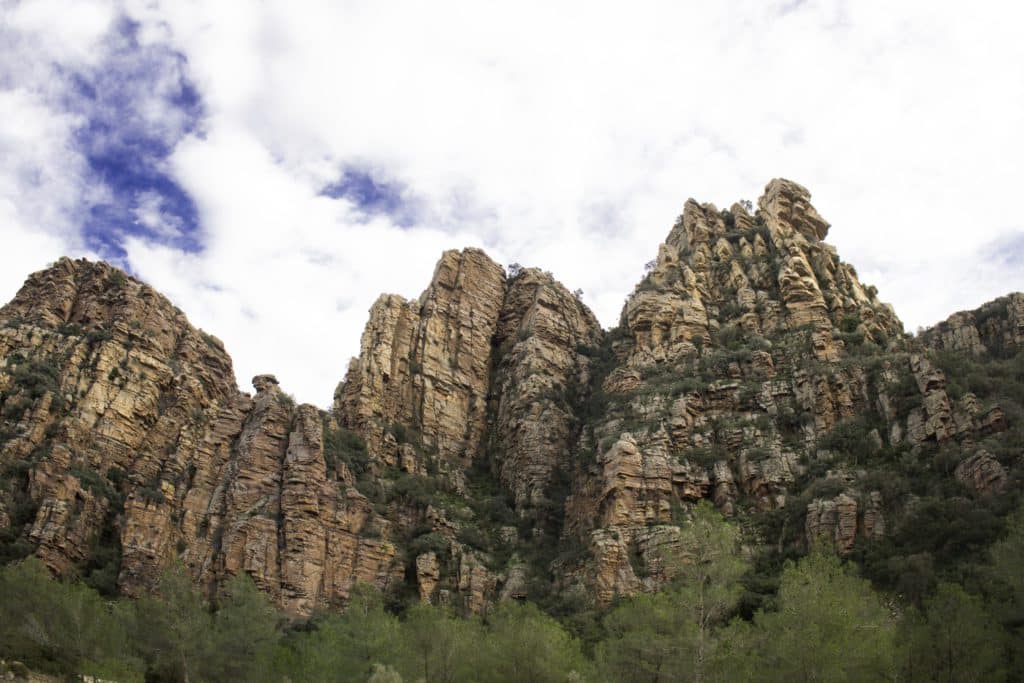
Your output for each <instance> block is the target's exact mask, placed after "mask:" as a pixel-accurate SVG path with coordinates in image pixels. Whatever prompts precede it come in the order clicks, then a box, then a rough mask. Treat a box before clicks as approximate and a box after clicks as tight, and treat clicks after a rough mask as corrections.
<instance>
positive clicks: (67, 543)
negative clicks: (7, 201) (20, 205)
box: [0, 180, 1024, 616]
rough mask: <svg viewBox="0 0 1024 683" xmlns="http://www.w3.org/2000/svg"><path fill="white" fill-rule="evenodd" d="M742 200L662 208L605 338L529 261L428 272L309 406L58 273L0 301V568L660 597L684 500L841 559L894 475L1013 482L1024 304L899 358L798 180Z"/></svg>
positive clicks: (322, 585) (104, 285) (98, 575)
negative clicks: (417, 292)
mask: <svg viewBox="0 0 1024 683" xmlns="http://www.w3.org/2000/svg"><path fill="white" fill-rule="evenodd" d="M757 205H758V209H757V210H756V211H755V210H754V207H753V204H751V203H738V204H735V205H733V206H732V207H731V208H730V209H729V210H727V211H720V210H718V209H717V208H716V207H714V206H712V205H710V204H703V205H702V204H699V203H697V202H696V201H693V200H690V201H688V202H686V204H685V206H684V208H683V214H682V215H681V216H680V217H679V219H678V220H677V222H676V224H675V225H674V226H673V227H672V229H671V231H670V232H669V234H668V237H667V239H666V241H665V243H664V244H662V245H661V246H660V247H659V249H658V255H657V258H656V259H655V260H653V261H652V262H651V263H650V264H648V265H649V267H648V273H647V275H646V277H644V279H643V280H642V281H641V282H640V284H639V285H638V286H637V287H636V289H635V291H634V292H633V293H632V294H631V295H630V296H629V297H628V299H627V301H626V303H625V306H624V307H623V310H622V315H621V321H620V325H619V326H618V327H617V328H615V329H613V330H611V331H607V332H605V331H603V330H602V329H601V327H600V325H599V324H598V322H597V320H596V319H595V318H594V316H593V314H592V313H591V312H590V311H589V310H588V309H587V308H586V306H584V305H583V304H582V303H581V301H580V300H579V297H577V296H576V295H574V294H571V293H569V291H568V290H567V289H566V288H565V287H563V286H562V285H561V284H560V283H558V282H557V281H555V280H554V279H553V278H552V277H551V275H550V274H548V273H544V272H542V271H538V270H536V269H530V268H521V267H519V266H518V265H514V266H510V267H509V269H508V272H507V273H506V271H505V270H504V269H503V268H502V267H500V266H499V265H497V264H496V263H494V262H493V261H491V260H490V259H489V258H488V257H487V256H486V255H485V254H484V253H483V252H482V251H480V250H477V249H466V250H464V251H462V252H456V251H450V252H446V253H445V254H444V255H443V256H442V257H441V260H440V261H439V262H438V264H437V268H436V270H435V272H434V277H433V279H432V281H431V282H430V284H429V286H428V287H427V288H426V290H425V291H424V292H423V294H422V295H421V296H420V297H419V298H418V299H417V300H414V301H408V300H405V299H404V298H401V297H398V296H394V295H385V296H382V297H381V298H379V299H378V300H377V302H376V303H375V304H374V305H373V307H372V308H371V309H370V316H369V322H368V324H367V326H366V329H365V331H364V333H363V336H362V341H361V347H360V352H359V356H358V357H357V358H355V359H353V360H352V361H351V363H350V365H349V370H348V373H347V375H346V377H345V378H344V380H343V381H342V382H341V383H340V384H339V385H338V388H337V390H336V393H335V401H334V405H333V406H332V408H331V410H330V411H328V412H324V411H321V410H318V409H317V408H315V407H313V406H309V405H300V406H296V405H294V402H293V401H292V400H291V399H290V398H289V397H288V395H287V394H285V393H284V392H283V391H282V390H281V388H280V387H279V386H278V383H277V380H276V379H274V377H273V376H272V375H260V376H257V377H256V378H254V379H253V387H254V389H255V394H254V395H250V394H246V393H242V392H240V391H238V389H237V385H236V382H235V378H234V375H233V372H232V368H231V361H230V359H229V358H228V356H227V354H226V353H225V351H224V348H223V346H222V345H221V343H220V342H219V341H217V340H216V338H214V337H211V336H209V335H207V334H205V333H203V332H200V331H198V330H195V329H194V328H192V327H191V326H190V325H189V323H188V321H187V320H186V319H185V318H184V316H183V315H182V313H181V312H180V311H178V310H177V309H176V308H174V307H173V306H172V305H171V304H170V303H169V302H168V301H167V300H166V299H164V298H163V297H162V296H160V295H159V294H157V293H155V292H154V291H152V290H151V289H149V288H148V287H146V286H145V285H143V284H142V283H140V282H138V281H136V280H134V279H132V278H129V277H127V276H125V275H124V274H123V273H121V272H120V271H117V270H115V269H113V268H111V267H109V266H107V265H105V264H93V263H89V262H86V261H70V260H67V259H63V260H61V261H60V262H58V263H57V264H55V265H53V266H52V267H51V268H48V269H47V270H45V271H43V272H40V273H36V274H34V275H32V276H31V277H30V278H29V279H28V281H27V282H26V284H25V286H24V287H23V289H22V290H21V292H19V294H18V295H17V297H16V298H15V299H14V300H13V301H12V302H11V303H10V304H8V305H7V306H6V307H4V308H3V309H0V359H2V361H0V491H2V495H0V551H2V557H3V558H5V559H10V558H13V557H19V556H22V555H24V554H26V553H30V552H31V553H35V554H36V555H38V556H39V557H40V558H42V559H43V561H44V562H45V563H46V564H47V565H48V566H49V567H50V568H51V569H52V570H53V571H54V572H56V573H59V574H76V573H77V574H81V575H83V576H84V577H85V578H86V580H88V581H90V582H92V583H93V584H94V585H97V586H100V587H101V588H103V589H105V590H114V589H117V590H120V591H123V592H125V593H128V594H139V593H141V592H143V591H146V590H148V589H149V588H151V587H152V586H153V585H154V583H155V582H156V581H157V580H158V578H159V576H160V574H161V572H162V571H163V569H164V568H165V567H166V566H167V565H168V564H169V563H170V562H172V561H174V560H176V559H177V560H180V561H182V562H184V563H185V565H186V566H187V567H188V568H189V569H190V570H191V572H192V574H193V576H194V577H195V580H196V582H197V583H198V584H199V585H200V586H202V587H203V589H204V590H205V591H207V592H208V593H209V594H216V593H217V591H219V590H220V587H221V586H223V585H224V582H225V581H226V580H227V579H228V578H230V577H232V576H234V575H237V574H239V573H240V572H246V573H248V574H249V575H250V576H252V578H253V579H254V581H255V582H256V584H257V585H258V586H259V587H260V588H261V589H262V590H264V591H266V593H267V594H268V595H270V596H271V597H272V598H273V600H274V601H275V602H276V603H277V604H278V605H279V606H280V607H282V608H283V609H285V610H286V611H287V612H288V613H290V614H292V615H295V616H303V615H308V614H310V613H311V612H312V611H313V610H315V609H317V608H321V607H333V606H343V605H344V603H345V601H346V599H347V597H348V595H349V592H350V590H351V589H352V588H353V586H354V584H355V583H356V582H367V583H370V584H373V585H375V586H377V587H379V588H381V589H383V590H385V591H387V592H389V594H390V596H391V598H392V599H395V600H406V601H415V600H421V601H432V602H440V603H446V604H449V605H452V606H453V607H455V608H457V609H462V610H465V611H469V612H476V613H485V612H486V611H487V610H488V609H489V608H490V606H491V605H492V604H493V603H494V602H495V601H498V600H509V599H532V598H537V597H540V596H547V597H549V598H550V597H554V598H555V599H558V598H562V599H564V600H566V601H571V603H572V604H579V605H595V604H596V605H607V604H609V603H610V602H611V601H612V600H613V599H614V598H615V597H616V596H619V595H625V594H632V593H635V592H637V591H648V590H656V589H658V588H659V587H661V586H663V585H664V584H665V583H666V581H668V580H669V579H670V578H671V576H672V572H673V568H672V566H671V562H670V561H669V560H668V559H667V558H670V557H673V556H678V554H679V553H678V552H676V551H677V550H678V546H679V543H680V539H681V537H682V531H683V530H684V529H685V527H686V525H687V523H688V518H689V511H690V509H691V508H692V506H693V505H694V504H696V503H698V502H699V501H702V500H708V501H711V503H712V504H713V505H714V506H715V507H717V508H718V509H719V510H720V511H721V512H722V513H723V514H725V515H727V516H730V517H734V518H736V519H739V520H741V521H743V522H744V527H745V528H746V529H748V531H750V533H751V534H752V536H751V537H750V538H749V541H750V544H751V545H752V546H759V547H771V548H775V549H776V551H777V552H780V553H782V552H783V551H789V550H792V549H797V550H807V549H810V548H812V547H815V546H831V547H833V548H834V549H835V550H837V551H838V552H840V553H844V554H845V553H851V552H852V551H854V550H855V549H856V548H857V546H858V544H864V543H872V542H874V541H876V540H877V539H879V538H881V537H884V536H887V535H891V534H893V533H894V530H898V529H899V528H900V524H901V520H902V519H904V518H907V517H908V516H912V515H913V514H915V513H914V510H916V509H919V508H920V504H919V503H920V501H919V500H918V496H917V495H916V494H911V493H909V492H908V491H901V489H899V488H898V487H888V486H887V485H886V484H885V483H884V482H886V481H887V477H888V476H889V473H891V471H892V468H894V467H905V468H910V469H911V470H913V471H918V472H926V473H932V475H933V476H935V477H944V479H943V481H945V482H947V483H948V484H949V485H950V486H953V487H954V488H955V489H956V490H957V491H958V495H959V494H963V495H965V496H966V495H970V496H974V497H977V498H978V500H982V497H985V499H988V497H991V496H999V495H1004V494H1005V492H1006V491H1007V490H1012V488H1013V487H1014V486H1015V485H1017V484H1016V482H1019V481H1020V480H1021V477H1020V471H1019V470H1020V467H1019V464H1020V449H1019V443H1020V438H1021V433H1022V432H1021V426H1020V424H1019V420H1018V418H1019V415H1020V414H1021V412H1022V408H1021V407H1020V405H1019V404H1018V403H1015V402H1014V401H1016V400H1017V399H1015V398H1014V396H1018V394H1019V392H1017V393H1015V392H1014V391H1013V390H1012V386H1011V390H1010V391H1004V390H1003V389H1001V388H1000V387H1005V386H1007V385H1001V384H999V382H1000V381H1002V380H1001V379H1000V378H1005V377H1010V378H1011V383H1012V378H1013V377H1017V376H1018V375H1015V374H1014V373H1018V374H1019V368H1018V367H1017V366H1016V365H1014V364H1013V363H1014V362H1016V361H1014V360H1013V358H1015V357H1016V356H1014V354H1017V353H1019V350H1020V348H1021V346H1022V344H1021V342H1022V340H1024V296H1022V295H1020V294H1013V295H1010V296H1008V297H1004V298H1002V299H999V300H996V301H994V302H992V303H990V304H986V305H985V306H983V307H982V308H981V309H979V310H977V311H973V312H962V313H957V314H955V315H954V316H952V317H951V318H950V319H949V320H947V321H946V322H944V323H941V324H940V325H938V326H937V327H935V328H932V329H930V330H927V331H924V332H923V333H922V334H921V335H919V338H917V339H914V338H911V337H909V336H908V335H905V334H904V333H903V329H902V325H901V323H900V322H899V320H898V319H897V318H896V316H895V314H894V313H893V311H892V309H891V308H890V307H889V306H888V305H886V304H884V303H882V302H880V301H879V299H878V297H877V292H876V291H875V289H874V288H873V287H870V286H865V285H864V284H862V283H861V282H860V281H859V280H858V278H857V274H856V272H855V271H854V269H853V267H852V266H850V265H848V264H845V263H843V262H842V261H840V260H839V257H838V255H837V254H836V251H835V249H833V248H832V247H831V246H829V245H828V244H826V243H825V242H824V241H823V240H824V239H825V237H826V236H827V234H828V230H829V224H828V223H827V222H826V221H825V220H824V219H823V218H822V217H821V216H820V215H819V214H818V212H817V211H816V210H815V208H814V206H813V205H812V204H811V203H810V194H809V193H808V192H807V190H806V189H804V188H803V187H801V186H800V185H797V184H796V183H793V182H791V181H787V180H773V181H772V182H771V183H769V184H768V186H767V187H766V188H765V192H764V195H763V196H762V197H761V198H760V199H759V201H758V204H757ZM951 359H952V360H951ZM947 373H951V374H947ZM986 373H988V374H986ZM1005 400H1009V401H1011V403H1010V404H1005V403H1004V401H1005ZM1004 406H1005V408H1006V409H1005V410H1004ZM1014 444H1016V446H1015V445H1014ZM880 482H881V483H880ZM956 482H959V483H956ZM940 488H941V487H940ZM942 490H946V489H942ZM882 491H885V495H884V496H883V493H882ZM773 520H774V522H773ZM747 522H750V523H749V524H748V523H747ZM776 522H778V524H776ZM773 524H775V526H773ZM757 534H764V536H763V537H762V536H758V535H757ZM889 540H892V539H891V538H889V539H887V542H888V541H889ZM854 555H856V554H854ZM552 592H554V594H555V595H554V596H552V595H551V593H552ZM567 604H568V603H567Z"/></svg>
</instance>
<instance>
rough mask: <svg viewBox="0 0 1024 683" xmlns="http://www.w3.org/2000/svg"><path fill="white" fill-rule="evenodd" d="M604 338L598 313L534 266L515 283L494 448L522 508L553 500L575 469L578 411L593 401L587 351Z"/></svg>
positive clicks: (501, 342)
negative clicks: (559, 483)
mask: <svg viewBox="0 0 1024 683" xmlns="http://www.w3.org/2000/svg"><path fill="white" fill-rule="evenodd" d="M601 337H602V332H601V326H600V325H599V324H598V322H597V319H596V318H595V317H594V315H593V313H591V312H590V310H589V309H588V308H587V307H586V306H584V305H583V304H582V303H581V302H580V301H579V300H578V299H577V298H576V297H575V296H573V295H571V294H570V293H569V292H568V291H566V289H565V288H564V287H562V286H561V285H560V284H558V283H556V282H555V281H554V280H553V279H552V278H551V276H550V275H548V274H545V273H542V272H541V271H539V270H537V269H533V268H530V269H526V270H524V271H522V272H520V273H518V274H517V276H516V277H514V278H513V279H512V280H511V282H510V283H509V288H508V294H507V296H506V297H505V301H504V304H503V306H502V308H501V316H500V318H499V323H498V328H497V332H496V335H495V344H496V346H497V349H498V354H499V357H500V361H496V366H497V367H496V372H495V376H494V382H493V384H492V387H491V392H492V396H493V400H494V401H495V403H496V406H495V408H494V412H495V414H496V421H495V424H494V427H493V432H492V439H491V444H492V449H493V453H494V457H495V459H496V465H497V468H498V474H499V476H500V477H501V480H502V483H503V484H504V485H505V487H506V488H507V489H508V490H509V491H510V492H511V493H512V496H513V499H514V501H515V503H516V506H517V508H519V509H520V510H521V511H526V510H529V509H531V508H536V507H538V506H541V505H544V504H546V503H550V502H551V501H549V500H548V495H549V488H550V486H551V483H552V476H553V474H554V473H555V472H556V471H560V472H562V473H567V472H568V471H569V470H570V455H571V452H572V449H573V446H574V440H575V438H576V432H575V427H576V421H577V417H576V412H577V411H578V410H579V408H580V405H581V403H582V402H584V401H586V400H587V398H588V397H587V396H586V395H585V391H586V388H587V385H588V383H589V378H590V365H591V359H590V357H589V355H588V354H590V353H591V352H592V351H593V350H595V349H596V348H597V347H598V346H599V345H600V342H601Z"/></svg>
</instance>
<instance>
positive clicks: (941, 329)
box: [921, 292, 1024, 355]
mask: <svg viewBox="0 0 1024 683" xmlns="http://www.w3.org/2000/svg"><path fill="white" fill-rule="evenodd" d="M921 341H922V342H923V343H924V344H925V345H926V346H929V347H931V348H933V349H941V350H944V351H959V352H962V353H968V354H972V355H978V354H981V353H985V352H997V351H1005V352H1010V351H1012V350H1013V349H1019V348H1020V347H1022V346H1024V294H1022V293H1020V292H1015V293H1013V294H1010V295H1008V296H1004V297H1000V298H998V299H996V300H994V301H990V302H988V303H987V304H985V305H983V306H981V307H980V308H978V309H977V310H974V311H960V312H958V313H954V314H953V315H951V316H949V318H947V319H946V320H944V321H942V322H941V323H939V324H938V325H936V326H935V327H931V328H929V329H927V330H925V331H924V332H923V333H922V334H921Z"/></svg>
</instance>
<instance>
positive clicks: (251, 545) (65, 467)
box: [0, 259, 401, 614]
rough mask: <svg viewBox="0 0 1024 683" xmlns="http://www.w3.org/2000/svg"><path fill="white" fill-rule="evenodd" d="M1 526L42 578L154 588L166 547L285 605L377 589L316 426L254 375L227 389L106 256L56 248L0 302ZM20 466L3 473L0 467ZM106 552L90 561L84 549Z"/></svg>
mask: <svg viewBox="0 0 1024 683" xmlns="http://www.w3.org/2000/svg"><path fill="white" fill-rule="evenodd" d="M0 324H2V326H3V327H2V329H0V357H2V358H3V366H2V367H0V392H2V396H3V399H2V404H0V406H2V411H3V412H2V415H3V418H4V422H3V429H4V432H3V435H2V436H3V440H2V450H0V465H2V466H3V468H4V472H5V475H4V478H3V485H4V487H5V496H4V498H5V500H8V499H9V500H15V501H17V504H18V507H19V511H20V514H21V519H19V520H15V521H16V522H17V524H18V528H17V529H14V528H11V527H12V523H11V521H8V522H7V523H6V524H5V526H6V527H8V530H9V531H11V532H15V533H16V534H17V536H18V537H19V538H20V539H23V540H24V541H27V542H28V543H29V544H30V545H31V547H32V548H33V549H34V552H35V554H36V555H38V556H39V557H40V558H42V559H43V561H44V562H46V564H47V565H48V566H49V567H50V568H51V569H53V570H54V571H55V572H58V573H62V574H67V573H74V572H81V573H85V574H86V575H87V576H88V575H89V574H90V573H91V572H95V571H106V572H114V573H115V574H116V576H117V584H118V585H119V587H120V588H121V590H123V591H125V592H127V593H129V594H136V593H139V592H141V591H144V590H146V589H147V588H149V587H151V586H152V585H153V583H154V582H155V581H156V580H157V579H158V577H159V575H160V573H161V572H162V571H163V569H164V567H166V566H167V564H168V563H169V562H170V561H172V560H173V559H175V558H178V559H180V560H182V561H184V562H185V563H186V564H187V565H188V566H189V567H190V569H191V570H192V572H193V574H194V576H195V577H196V579H197V581H198V582H199V583H200V584H201V585H202V586H204V587H206V588H207V589H208V590H210V591H211V592H215V591H216V590H218V587H219V586H220V585H222V583H223V582H224V581H225V580H226V579H227V578H229V577H230V576H233V575H235V574H237V573H239V572H242V571H244V572H247V573H249V574H250V575H251V576H252V577H253V579H254V580H255V581H256V583H257V585H259V586H260V587H261V588H262V589H264V590H265V591H267V592H268V593H269V594H270V595H271V596H272V597H273V598H274V600H275V601H276V602H277V603H278V604H279V605H280V606H281V607H283V608H285V609H286V610H288V611H289V612H291V613H294V614H308V613H309V612H310V611H311V610H312V609H313V608H314V607H316V606H322V605H331V604H341V603H342V602H343V601H344V599H345V597H346V596H347V594H348V590H349V589H350V588H351V586H352V585H353V583H354V582H355V581H356V580H363V581H368V582H371V583H375V584H376V585H378V586H381V587H385V586H386V585H387V584H388V582H389V581H390V580H391V579H392V578H393V575H395V574H396V572H397V576H398V577H400V576H401V567H400V566H397V565H394V563H393V560H394V558H395V554H396V549H395V547H394V545H393V544H392V543H390V542H389V541H387V540H386V539H382V538H370V537H366V535H365V534H363V532H364V531H365V530H366V529H367V528H368V527H369V526H371V525H373V524H374V519H375V516H376V515H375V513H374V511H373V508H372V506H371V505H370V504H369V503H368V502H367V500H366V499H365V498H364V497H363V496H362V495H361V494H359V492H358V491H356V490H355V489H354V488H353V487H351V486H349V485H347V484H346V483H345V482H342V481H338V480H337V479H336V478H335V477H334V475H333V474H332V473H328V472H327V471H326V468H325V463H324V455H323V444H322V424H321V416H320V413H319V411H318V410H317V409H316V408H314V407H312V406H305V405H304V406H299V407H296V406H295V405H294V403H293V401H292V400H291V399H289V398H288V397H287V396H285V395H284V394H283V393H282V392H281V390H280V388H279V387H278V386H277V381H276V380H275V379H274V378H273V377H272V376H269V375H264V376H260V377H257V378H255V379H254V380H253V384H254V386H255V388H256V390H257V392H256V396H255V397H254V398H252V397H250V396H248V395H245V394H242V393H240V392H239V391H238V389H237V385H236V382H235V378H234V374H233V372H232V368H231V360H230V358H228V356H227V354H226V353H225V352H224V348H223V346H222V345H221V343H220V342H219V341H218V340H217V339H216V338H215V337H212V336H210V335H207V334H205V333H203V332H200V331H197V330H195V329H194V328H192V327H191V326H190V325H189V323H188V321H187V320H186V319H185V317H184V315H183V314H182V313H181V311H179V310H178V309H176V308H174V307H173V306H172V305H171V304H170V302H168V301H167V300H166V299H165V298H164V297H162V296H160V295H159V294H157V293H156V292H154V291H153V290H151V289H150V288H148V287H146V286H145V285H143V284H141V283H139V282H138V281H136V280H134V279H133V278H129V277H126V276H125V275H124V274H123V273H121V272H120V271H117V270H115V269H113V268H111V267H109V266H107V265H105V264H94V263H88V262H86V261H70V260H68V259H62V260H61V261H59V262H58V263H56V264H55V265H54V266H53V267H51V268H49V269H48V270H46V271H43V272H40V273H36V274H34V275H33V276H31V277H30V278H29V280H28V281H27V282H26V284H25V286H24V287H23V288H22V290H21V291H20V292H19V294H18V295H17V297H15V299H14V300H13V301H12V302H11V303H10V304H8V305H7V306H5V307H4V308H3V309H2V310H0ZM12 470H13V471H17V472H24V473H25V474H23V475H19V476H11V472H12ZM100 544H107V545H110V546H114V547H116V548H117V549H119V550H120V558H119V561H118V563H117V564H116V565H114V566H104V567H97V566H93V565H94V562H93V556H94V555H96V554H97V546H98V545H100Z"/></svg>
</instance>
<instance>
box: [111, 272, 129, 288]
mask: <svg viewBox="0 0 1024 683" xmlns="http://www.w3.org/2000/svg"><path fill="white" fill-rule="evenodd" d="M107 284H108V285H109V286H110V288H111V289H121V288H122V287H124V286H125V285H126V284H128V278H126V277H125V275H124V273H122V272H121V271H119V270H115V271H113V272H111V273H110V277H109V278H107Z"/></svg>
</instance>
